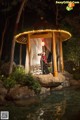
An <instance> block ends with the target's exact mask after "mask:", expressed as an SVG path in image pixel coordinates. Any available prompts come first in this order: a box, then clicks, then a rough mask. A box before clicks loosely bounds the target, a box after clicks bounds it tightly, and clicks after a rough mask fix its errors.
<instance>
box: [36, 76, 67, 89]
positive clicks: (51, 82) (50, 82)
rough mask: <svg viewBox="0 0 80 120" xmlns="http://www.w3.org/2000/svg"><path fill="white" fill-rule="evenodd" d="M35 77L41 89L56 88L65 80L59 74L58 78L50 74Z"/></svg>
mask: <svg viewBox="0 0 80 120" xmlns="http://www.w3.org/2000/svg"><path fill="white" fill-rule="evenodd" d="M35 77H36V78H37V80H38V81H39V82H40V84H41V85H42V86H43V87H52V86H54V87H57V86H58V85H60V84H61V83H62V82H63V81H64V80H65V77H64V76H63V75H61V74H59V75H58V77H54V76H53V75H52V74H46V75H36V76H35Z"/></svg>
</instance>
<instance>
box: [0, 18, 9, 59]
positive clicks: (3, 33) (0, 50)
mask: <svg viewBox="0 0 80 120" xmlns="http://www.w3.org/2000/svg"><path fill="white" fill-rule="evenodd" d="M7 23H8V19H7V20H6V22H5V26H4V30H3V32H2V39H1V47H0V60H1V56H2V50H3V43H4V36H5V32H6V29H7Z"/></svg>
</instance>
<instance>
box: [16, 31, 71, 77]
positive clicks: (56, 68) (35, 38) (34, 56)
mask: <svg viewBox="0 0 80 120" xmlns="http://www.w3.org/2000/svg"><path fill="white" fill-rule="evenodd" d="M70 37H71V33H69V32H68V31H65V30H61V29H39V30H32V31H25V32H22V33H19V34H17V35H16V36H15V40H16V42H17V43H19V44H25V45H26V59H25V71H26V72H27V73H28V72H31V71H32V69H33V68H34V66H36V67H37V66H40V56H38V54H39V53H42V52H43V51H45V52H46V53H47V57H48V56H49V53H50V52H51V54H52V57H51V61H52V62H51V63H52V64H51V65H52V74H53V76H54V77H56V76H57V75H58V72H63V71H64V62H63V50H62V42H64V41H66V40H68V39H69V38H70ZM43 43H44V44H43ZM37 69H39V68H37ZM33 73H34V70H33Z"/></svg>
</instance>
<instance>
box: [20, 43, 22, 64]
mask: <svg viewBox="0 0 80 120" xmlns="http://www.w3.org/2000/svg"><path fill="white" fill-rule="evenodd" d="M19 59H20V60H19V64H20V65H21V64H22V44H20V58H19Z"/></svg>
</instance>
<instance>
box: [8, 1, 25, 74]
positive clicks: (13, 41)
mask: <svg viewBox="0 0 80 120" xmlns="http://www.w3.org/2000/svg"><path fill="white" fill-rule="evenodd" d="M25 2H26V0H23V1H22V4H21V7H20V9H19V12H18V15H17V19H16V23H15V28H14V32H13V39H12V47H11V57H10V68H9V74H11V73H12V68H13V60H14V50H15V35H16V32H17V28H18V24H19V20H20V17H21V13H22V10H23V8H24V5H25Z"/></svg>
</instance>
